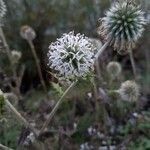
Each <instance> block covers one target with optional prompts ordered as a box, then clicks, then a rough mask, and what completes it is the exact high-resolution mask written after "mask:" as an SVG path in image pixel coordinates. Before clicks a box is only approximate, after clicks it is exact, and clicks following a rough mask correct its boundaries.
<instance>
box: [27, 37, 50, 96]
mask: <svg viewBox="0 0 150 150" xmlns="http://www.w3.org/2000/svg"><path fill="white" fill-rule="evenodd" d="M27 41H28V43H29V45H30V48H31V51H32V54H33V57H34V59H35V63H36V67H37V71H38V74H39V77H40V81H41V84H42V86H43V89H44V91H45V93H46V94H47V87H46V84H45V81H44V78H43V75H42V71H41V67H40V60H39V59H38V56H37V54H36V50H35V47H34V44H33V42H32V41H31V40H27ZM47 97H48V98H49V96H48V94H47Z"/></svg>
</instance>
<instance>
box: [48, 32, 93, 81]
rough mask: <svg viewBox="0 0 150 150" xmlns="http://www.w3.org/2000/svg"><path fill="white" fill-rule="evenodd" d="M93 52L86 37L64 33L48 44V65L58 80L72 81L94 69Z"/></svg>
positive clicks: (91, 45)
mask: <svg viewBox="0 0 150 150" xmlns="http://www.w3.org/2000/svg"><path fill="white" fill-rule="evenodd" d="M94 51H95V47H94V46H93V44H92V43H91V42H90V40H89V39H88V38H87V37H86V36H84V35H81V34H80V33H78V34H76V35H75V34H74V32H69V33H68V34H66V33H65V34H63V35H62V37H61V38H58V39H57V41H56V42H53V43H51V44H50V46H49V52H48V59H49V62H48V65H49V66H50V68H52V69H53V70H55V71H56V75H57V77H59V79H61V80H68V81H73V80H75V79H76V78H78V77H85V76H86V75H87V74H88V73H90V71H91V70H93V69H94Z"/></svg>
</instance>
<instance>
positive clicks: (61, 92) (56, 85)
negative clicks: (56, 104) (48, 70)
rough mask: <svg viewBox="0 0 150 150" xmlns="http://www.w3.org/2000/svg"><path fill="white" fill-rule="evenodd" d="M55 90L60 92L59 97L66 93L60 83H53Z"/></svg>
mask: <svg viewBox="0 0 150 150" xmlns="http://www.w3.org/2000/svg"><path fill="white" fill-rule="evenodd" d="M52 86H53V88H54V89H55V90H56V92H58V94H59V95H62V94H63V93H64V92H63V90H62V87H61V86H60V85H59V84H58V83H54V82H52Z"/></svg>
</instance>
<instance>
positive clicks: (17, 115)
mask: <svg viewBox="0 0 150 150" xmlns="http://www.w3.org/2000/svg"><path fill="white" fill-rule="evenodd" d="M5 103H6V105H7V106H8V107H9V109H10V110H11V111H12V113H14V114H15V116H16V118H17V119H18V120H19V121H20V122H21V123H23V124H24V125H25V126H26V127H29V128H30V129H31V130H32V132H33V133H34V134H35V136H37V131H36V130H35V129H34V127H33V126H31V125H30V123H29V122H28V121H27V120H26V119H25V118H24V117H23V116H22V115H21V114H20V113H19V112H18V111H17V110H16V108H15V107H14V106H13V105H12V104H11V103H10V102H9V100H8V99H7V98H6V96H5Z"/></svg>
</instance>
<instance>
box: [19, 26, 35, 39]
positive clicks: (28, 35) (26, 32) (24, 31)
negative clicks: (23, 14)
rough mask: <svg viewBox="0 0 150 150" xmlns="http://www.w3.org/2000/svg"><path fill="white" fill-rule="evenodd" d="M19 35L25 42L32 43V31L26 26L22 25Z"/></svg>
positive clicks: (33, 36)
mask: <svg viewBox="0 0 150 150" xmlns="http://www.w3.org/2000/svg"><path fill="white" fill-rule="evenodd" d="M20 35H21V37H22V38H23V39H25V40H27V41H33V40H34V39H35V37H36V33H35V31H34V29H33V28H32V27H30V26H28V25H24V26H22V27H21V29H20Z"/></svg>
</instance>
